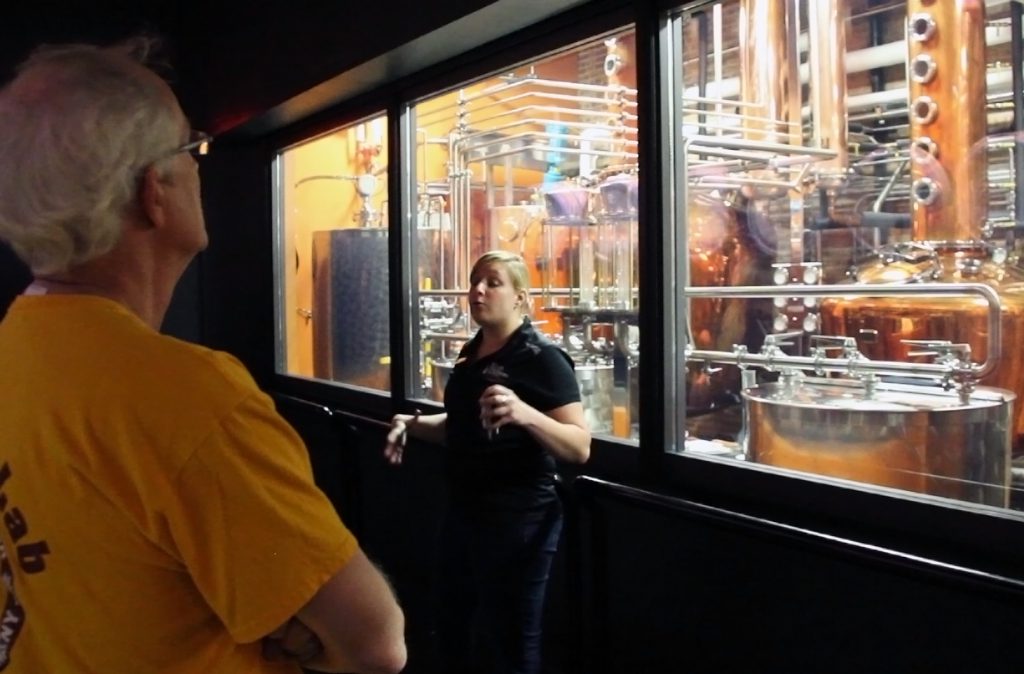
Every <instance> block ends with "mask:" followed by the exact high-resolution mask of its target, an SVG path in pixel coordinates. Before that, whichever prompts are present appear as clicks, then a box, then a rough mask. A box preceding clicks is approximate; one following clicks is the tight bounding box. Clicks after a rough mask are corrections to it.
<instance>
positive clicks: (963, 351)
mask: <svg viewBox="0 0 1024 674" xmlns="http://www.w3.org/2000/svg"><path fill="white" fill-rule="evenodd" d="M901 341H902V342H903V343H904V344H907V345H909V346H917V347H921V348H922V349H923V350H921V351H911V352H909V353H907V355H908V356H935V362H937V363H943V364H949V365H954V364H957V363H964V362H969V361H970V359H971V345H970V344H954V343H953V342H951V341H949V340H948V339H904V340H901Z"/></svg>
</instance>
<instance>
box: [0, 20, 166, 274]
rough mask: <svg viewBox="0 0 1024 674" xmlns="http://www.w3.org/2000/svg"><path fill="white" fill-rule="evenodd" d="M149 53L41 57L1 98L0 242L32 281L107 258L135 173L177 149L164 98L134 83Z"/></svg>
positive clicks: (56, 50)
mask: <svg viewBox="0 0 1024 674" xmlns="http://www.w3.org/2000/svg"><path fill="white" fill-rule="evenodd" d="M155 47H156V41H155V40H154V39H153V38H145V37H140V38H133V39H131V40H128V41H125V42H122V43H119V44H117V45H113V46H109V47H98V46H96V45H88V44H71V45H62V46H55V47H51V46H46V47H40V48H39V49H37V50H36V51H35V52H33V53H32V55H31V56H29V58H28V59H27V60H26V61H25V62H24V63H23V64H22V65H21V66H20V67H19V69H18V74H17V75H16V76H15V78H14V79H13V80H12V81H11V82H10V83H9V84H8V85H7V86H6V87H4V88H3V89H2V90H0V239H3V240H5V241H7V242H8V243H9V244H10V245H11V247H12V248H13V249H14V251H15V252H16V253H17V254H18V256H19V257H21V258H22V259H23V260H24V261H25V262H26V263H27V264H28V266H29V267H31V269H32V271H33V272H34V273H35V274H36V275H37V276H39V275H46V274H53V273H60V272H62V271H65V270H66V269H67V268H68V267H71V266H75V265H77V264H81V263H83V262H87V261H88V260H91V259H93V258H95V257H98V256H100V255H102V254H104V253H106V252H107V251H109V250H110V249H111V248H113V247H114V245H115V244H116V243H117V240H118V239H119V238H120V235H121V227H122V223H123V218H124V216H125V214H126V213H128V212H129V211H130V209H132V208H135V207H136V206H137V191H138V185H139V177H140V175H141V173H142V171H143V170H144V169H145V167H146V166H148V165H150V164H152V163H153V162H154V161H156V160H158V159H160V158H161V156H162V155H164V154H166V153H168V152H171V151H172V150H173V149H174V147H175V144H176V143H179V142H181V122H180V121H179V120H178V119H176V117H175V114H174V112H173V108H172V102H171V99H170V97H169V95H168V94H167V92H166V90H164V89H162V88H161V87H159V84H158V82H154V81H151V78H146V77H143V76H141V75H142V73H141V71H140V66H142V67H145V66H146V64H147V63H148V59H149V56H150V54H151V53H152V52H153V50H154V49H155Z"/></svg>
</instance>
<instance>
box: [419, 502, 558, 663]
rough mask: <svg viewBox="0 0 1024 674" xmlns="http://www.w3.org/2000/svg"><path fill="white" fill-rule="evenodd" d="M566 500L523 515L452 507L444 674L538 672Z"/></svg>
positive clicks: (445, 546)
mask: <svg viewBox="0 0 1024 674" xmlns="http://www.w3.org/2000/svg"><path fill="white" fill-rule="evenodd" d="M561 532H562V505H561V502H560V501H557V500H556V501H555V502H554V503H552V504H551V505H550V506H548V507H547V508H546V509H544V510H543V511H539V512H533V513H527V514H522V515H518V514H517V515H514V516H513V515H509V514H502V515H500V516H495V515H481V514H479V513H471V512H465V511H461V510H459V509H454V510H452V511H451V512H449V513H448V517H447V519H446V521H445V527H444V531H443V534H442V540H441V545H442V549H441V558H442V566H441V597H440V600H441V605H440V616H439V618H440V624H439V625H438V627H439V631H440V635H439V637H440V648H441V658H442V661H443V663H444V668H443V669H442V671H443V672H445V674H456V673H457V674H463V673H464V672H465V673H469V672H472V673H474V674H539V672H540V671H541V621H542V618H543V615H544V592H545V589H546V587H547V582H548V575H549V573H550V571H551V563H552V560H553V559H554V556H555V551H556V549H557V548H558V539H559V536H560V535H561Z"/></svg>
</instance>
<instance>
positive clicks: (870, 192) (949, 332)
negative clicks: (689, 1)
mask: <svg viewBox="0 0 1024 674" xmlns="http://www.w3.org/2000/svg"><path fill="white" fill-rule="evenodd" d="M1019 10H1020V5H1019V4H1018V3H1007V2H972V3H965V2H959V3H958V2H934V1H931V0H907V1H906V2H889V3H883V4H881V5H879V4H878V3H873V2H869V1H868V0H863V1H861V0H731V1H728V2H719V3H705V4H702V5H700V6H699V7H697V8H692V7H690V8H686V9H681V10H680V11H679V12H678V13H676V14H675V15H674V16H673V18H672V21H671V23H670V26H671V28H672V29H673V31H671V32H672V35H673V38H674V41H675V44H676V47H675V48H674V56H675V58H677V59H678V63H677V65H678V66H680V67H679V72H680V73H681V76H680V78H679V80H680V81H678V82H677V85H676V87H677V90H675V91H673V93H672V95H671V99H672V101H673V105H674V106H675V111H676V116H675V124H674V127H675V129H674V132H675V134H676V143H677V147H678V148H679V154H678V156H679V162H678V164H677V167H676V168H677V175H676V176H675V183H676V186H677V190H678V193H679V194H680V195H681V196H680V198H679V200H678V204H677V206H676V212H675V214H674V221H675V227H676V231H677V232H679V236H678V237H677V239H678V244H677V246H676V250H675V251H673V256H674V261H673V265H672V267H673V269H674V270H675V273H676V275H677V282H678V285H679V286H680V287H683V286H685V287H686V290H685V292H683V293H680V294H679V296H678V297H679V299H678V304H677V306H676V309H677V311H678V312H679V315H680V316H685V317H686V321H685V323H686V334H684V335H678V343H679V344H680V345H683V347H684V348H685V352H683V351H682V350H681V354H680V355H683V356H685V357H684V358H680V362H684V361H685V367H680V368H679V369H678V372H677V373H676V381H675V388H676V389H677V390H678V391H679V392H680V395H681V396H684V397H685V404H684V405H680V407H681V408H682V409H685V423H684V424H682V425H681V428H680V433H679V437H678V438H676V442H675V446H674V448H673V450H674V451H678V452H685V453H688V454H692V455H698V454H700V455H705V456H714V457H717V458H716V460H727V461H728V460H736V461H737V462H741V461H742V462H748V463H756V464H762V465H768V466H774V467H778V468H780V469H786V470H792V471H802V472H804V473H811V474H815V475H819V476H828V478H830V479H837V480H848V481H853V482H856V483H860V484H870V485H875V486H876V487H877V488H885V489H895V490H902V491H903V492H913V493H915V494H925V495H929V496H932V497H936V498H944V499H952V500H955V501H957V502H967V503H971V504H981V505H984V506H994V507H998V508H1006V507H1009V508H1013V509H1017V510H1019V509H1022V508H1024V500H1022V498H1021V496H1020V493H1021V492H1020V488H1019V484H1018V481H1017V479H1016V477H1015V471H1016V468H1015V466H1016V465H1017V461H1018V457H1021V456H1022V455H1024V414H1022V407H1024V406H1022V405H1021V398H1020V396H1021V394H1022V393H1024V361H1022V358H1024V351H1022V350H1021V336H1022V334H1024V292H1022V291H1024V270H1022V267H1021V260H1020V253H1021V244H1020V243H1019V242H1018V237H1017V234H1018V233H1019V232H1020V228H1021V225H1022V224H1024V221H1022V216H1024V213H1022V210H1024V209H1022V207H1021V204H1022V189H1021V188H1022V180H1024V170H1021V169H1022V159H1024V156H1022V153H1021V149H1022V145H1021V140H1022V138H1021V135H1020V129H1021V128H1022V127H1021V125H1020V121H1019V120H1020V115H1021V114H1022V113H1024V110H1021V103H1020V97H1021V86H1022V85H1021V82H1022V79H1021V50H1020V47H1019V44H1020V37H1021V36H1020V34H1019V31H1020V23H1019ZM1014 12H1015V13H1016V18H1014V17H1013V16H1011V13H1014ZM1015 31H1016V32H1017V34H1016V35H1015V34H1014V32H1015ZM1014 45H1016V46H1014ZM1014 83H1016V84H1014ZM1015 91H1016V93H1014V92H1015ZM1015 125H1016V126H1015Z"/></svg>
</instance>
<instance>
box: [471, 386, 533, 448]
mask: <svg viewBox="0 0 1024 674" xmlns="http://www.w3.org/2000/svg"><path fill="white" fill-rule="evenodd" d="M536 413H537V411H536V410H535V409H533V408H532V407H530V406H529V405H527V404H526V403H524V402H523V401H522V399H520V397H519V396H517V395H516V392H515V391H513V390H512V389H510V388H508V387H507V386H502V385H501V384H493V385H491V386H488V387H487V388H486V389H485V390H484V393H483V395H481V396H480V422H481V423H482V424H483V426H484V428H485V429H486V430H487V432H488V435H489V436H490V434H491V433H493V434H494V435H497V434H498V432H499V430H500V429H501V427H502V426H505V425H506V424H523V425H525V424H527V423H528V422H529V420H530V414H536Z"/></svg>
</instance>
